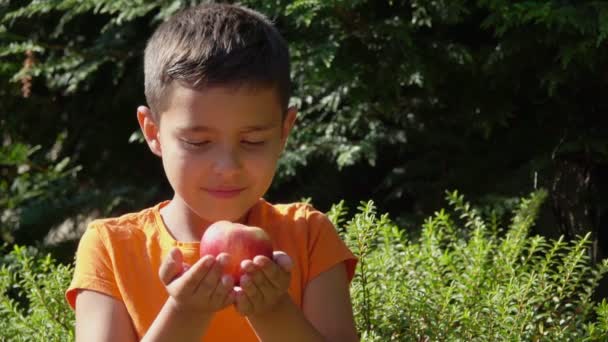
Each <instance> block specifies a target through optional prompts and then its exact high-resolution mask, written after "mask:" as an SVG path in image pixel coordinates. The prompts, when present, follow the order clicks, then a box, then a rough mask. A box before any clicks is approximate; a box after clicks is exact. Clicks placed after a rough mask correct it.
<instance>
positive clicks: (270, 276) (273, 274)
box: [253, 253, 291, 295]
mask: <svg viewBox="0 0 608 342" xmlns="http://www.w3.org/2000/svg"><path fill="white" fill-rule="evenodd" d="M282 257H286V258H289V257H287V255H286V254H284V253H283V255H282ZM253 262H254V263H255V264H256V266H257V267H258V269H260V271H261V273H263V275H264V277H265V278H266V282H267V283H265V284H264V283H260V281H261V279H260V278H256V279H255V280H256V284H258V287H260V290H262V292H263V293H264V295H267V294H268V292H269V291H275V292H276V291H277V290H278V291H284V290H285V289H286V288H287V287H288V286H289V280H290V278H291V276H290V274H289V272H286V271H285V270H284V269H283V268H282V267H281V266H279V265H277V264H276V263H274V262H272V261H271V260H270V259H268V258H266V257H263V256H260V257H257V256H256V257H255V258H254V261H253ZM287 262H290V261H289V260H287Z"/></svg>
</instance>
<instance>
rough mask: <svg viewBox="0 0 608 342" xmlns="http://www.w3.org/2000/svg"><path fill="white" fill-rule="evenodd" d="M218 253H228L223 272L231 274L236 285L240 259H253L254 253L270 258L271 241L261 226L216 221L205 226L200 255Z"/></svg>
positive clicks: (238, 277)
mask: <svg viewBox="0 0 608 342" xmlns="http://www.w3.org/2000/svg"><path fill="white" fill-rule="evenodd" d="M220 253H228V254H230V261H229V263H228V265H226V266H225V267H224V273H225V274H229V275H231V276H232V278H233V279H234V282H235V284H236V285H238V284H239V280H240V279H241V275H242V274H243V272H241V261H243V260H247V259H249V260H253V258H254V257H255V256H256V255H264V256H266V257H268V258H270V259H271V260H272V242H271V241H270V237H269V236H268V234H266V232H265V231H264V230H263V229H262V228H258V227H251V226H246V225H243V224H240V223H232V222H229V221H217V222H215V223H214V224H212V225H210V226H209V227H208V228H207V230H206V231H205V234H203V237H202V238H201V245H200V256H201V257H203V256H204V255H213V256H214V257H215V256H218V255H219V254H220Z"/></svg>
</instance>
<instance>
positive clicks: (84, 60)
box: [0, 0, 608, 260]
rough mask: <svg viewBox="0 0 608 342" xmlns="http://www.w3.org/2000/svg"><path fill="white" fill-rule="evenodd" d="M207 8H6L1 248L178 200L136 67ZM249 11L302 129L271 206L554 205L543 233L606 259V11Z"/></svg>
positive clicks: (355, 6)
mask: <svg viewBox="0 0 608 342" xmlns="http://www.w3.org/2000/svg"><path fill="white" fill-rule="evenodd" d="M196 3H198V1H186V0H174V1H158V0H157V1H144V0H138V1H114V0H112V1H110V0H83V1H73V0H57V1H0V55H1V56H2V59H1V60H0V77H1V79H2V80H4V82H2V83H1V85H0V96H1V97H2V101H1V102H0V113H2V114H3V115H2V116H1V117H0V127H1V129H2V156H3V157H2V158H3V160H2V161H0V164H1V166H0V174H1V175H2V179H1V181H0V187H1V188H0V189H2V191H1V192H0V205H1V206H2V207H3V215H2V221H1V223H2V227H1V229H2V232H3V235H4V236H5V238H4V239H5V240H10V241H14V242H18V243H31V242H32V241H40V240H41V237H43V236H44V233H45V232H47V231H48V230H49V229H50V228H52V227H59V226H61V225H65V224H66V221H65V220H66V218H68V219H69V220H71V221H70V222H71V223H72V224H74V225H75V226H78V224H79V222H81V221H82V220H85V219H86V216H87V215H89V214H91V215H103V214H109V213H117V212H120V211H125V210H131V209H134V208H140V207H142V206H143V205H146V204H150V203H152V202H153V201H156V200H158V199H160V198H166V197H167V196H168V195H169V194H170V189H169V187H168V185H167V183H166V182H164V181H163V180H162V179H163V173H162V170H161V167H160V163H159V162H158V160H157V159H156V158H154V157H153V156H152V155H151V154H150V153H148V152H147V151H146V147H145V146H144V145H143V144H139V143H137V142H138V141H140V139H138V136H137V134H136V133H135V132H136V131H137V123H136V120H135V108H136V106H137V105H138V104H142V103H144V97H143V75H142V52H143V48H144V46H145V43H146V40H147V38H148V37H149V36H150V34H151V33H152V31H153V30H154V28H155V27H156V26H157V25H158V24H159V23H160V22H161V21H162V20H164V19H165V18H167V17H168V16H169V15H171V14H172V13H175V12H176V11H177V10H179V9H181V8H184V7H187V6H191V5H194V4H196ZM241 3H243V4H244V5H247V6H250V7H252V8H255V9H258V10H260V11H262V12H263V13H265V14H266V15H268V16H269V17H270V18H272V19H273V20H274V21H275V22H276V24H277V26H278V27H279V29H280V31H281V32H282V33H283V34H284V36H285V37H286V38H287V40H288V41H289V44H290V51H291V54H292V58H293V64H292V65H293V72H292V76H293V81H294V86H295V93H294V96H293V98H292V103H293V104H295V105H297V106H298V107H299V109H300V117H299V121H298V124H297V127H296V129H295V131H294V133H293V136H292V137H291V138H290V140H289V143H288V147H287V151H286V152H285V154H284V157H283V159H282V161H281V164H280V166H279V170H278V175H277V178H276V184H275V186H274V188H273V189H272V191H271V193H270V195H269V196H270V197H271V199H276V200H293V199H297V198H300V197H302V196H310V197H312V198H315V201H316V202H317V203H319V204H320V206H321V207H327V206H328V205H329V204H330V203H333V202H335V201H336V200H337V199H338V198H345V199H346V200H347V203H350V204H355V203H357V202H358V201H359V199H360V198H374V199H375V200H376V203H378V204H379V205H380V206H381V207H382V208H386V210H388V211H390V212H391V213H393V214H395V216H397V215H398V216H400V217H401V219H402V220H401V221H402V222H411V220H414V219H421V218H422V217H424V213H426V212H430V211H432V210H435V209H437V208H438V207H439V205H440V203H441V195H440V194H441V193H442V192H443V190H444V189H446V188H452V187H456V188H459V189H462V190H463V191H465V192H467V193H469V194H471V196H473V198H479V199H480V200H482V201H485V200H487V201H490V202H492V201H503V200H506V201H507V202H506V203H508V201H511V202H512V200H513V199H514V198H517V197H519V196H521V195H523V194H525V193H527V192H529V191H530V190H532V189H534V188H539V187H546V188H547V189H549V190H550V194H549V195H550V197H551V201H549V202H548V205H547V208H546V212H547V214H546V215H543V218H544V220H545V221H546V222H545V224H543V225H541V226H543V227H544V226H547V227H549V226H550V227H556V228H559V229H553V228H551V231H548V232H545V233H548V234H550V235H552V236H558V235H561V234H565V235H566V237H567V238H574V237H575V236H576V235H582V234H584V233H585V232H587V231H592V232H593V235H592V237H591V239H592V240H594V241H597V242H598V244H596V245H598V246H600V247H601V246H604V247H603V248H606V247H605V246H606V244H607V243H606V240H608V238H606V236H605V235H602V234H603V233H602V231H603V230H602V229H600V228H601V224H602V223H601V222H603V221H602V220H601V218H602V217H606V210H607V209H606V208H607V203H606V200H605V199H602V198H600V196H599V194H600V193H602V192H603V191H605V190H606V186H607V184H606V178H605V177H603V176H604V175H605V174H606V170H608V168H607V164H608V140H607V138H606V137H605V134H603V131H602V128H603V127H607V126H608V122H607V119H606V115H604V113H605V111H606V108H607V107H608V103H607V100H606V97H604V96H603V94H601V93H600V92H601V91H602V90H603V89H605V87H606V82H607V80H606V78H605V77H604V76H603V74H604V72H603V67H604V65H606V63H607V56H606V54H607V51H608V50H607V48H606V39H607V32H608V15H607V13H608V4H607V3H605V2H603V1H586V2H571V1H517V2H513V1H507V0H478V1H464V0H455V1H444V0H440V1H419V0H410V1H391V0H385V1H371V0H356V1H350V0H349V1H344V0H332V1H322V0H296V1H286V0H277V1H262V0H245V1H242V2H241ZM24 151H27V152H24ZM11 155H12V157H11ZM11 158H12V159H11ZM17 160H18V161H17ZM57 170H59V171H57ZM36 194H37V195H36ZM79 214H80V215H82V214H84V216H85V217H79V216H78V215H79ZM604 224H605V223H604ZM548 229H549V228H548ZM26 232H27V233H26ZM35 232H38V233H35ZM604 251H605V249H604ZM594 253H595V254H594V255H595V259H596V260H599V259H601V258H602V256H603V255H604V254H603V253H605V252H603V251H602V250H601V248H600V250H596V251H595V252H594Z"/></svg>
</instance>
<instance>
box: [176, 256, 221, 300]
mask: <svg viewBox="0 0 608 342" xmlns="http://www.w3.org/2000/svg"><path fill="white" fill-rule="evenodd" d="M214 265H215V258H214V257H213V256H211V255H205V256H203V257H202V258H200V259H198V260H197V261H196V262H195V263H194V265H192V266H191V267H190V269H189V270H188V272H186V273H184V275H183V279H184V280H183V283H182V291H185V292H186V293H190V294H191V293H194V292H195V291H196V289H197V288H198V286H199V284H200V283H201V280H202V279H204V278H205V277H206V276H207V273H209V271H210V270H211V269H212V267H213V266H214Z"/></svg>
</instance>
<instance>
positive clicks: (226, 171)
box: [213, 146, 242, 176]
mask: <svg viewBox="0 0 608 342" xmlns="http://www.w3.org/2000/svg"><path fill="white" fill-rule="evenodd" d="M241 167H242V162H241V156H240V153H239V151H238V149H237V148H233V147H230V146H225V147H221V148H218V149H217V152H216V153H215V156H214V158H213V172H214V173H216V174H218V175H222V176H231V175H233V174H236V173H238V172H239V170H240V169H241Z"/></svg>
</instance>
